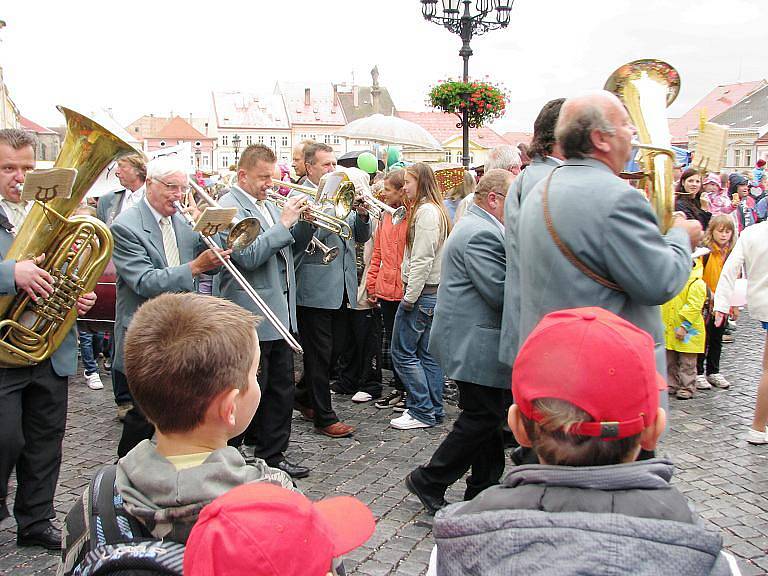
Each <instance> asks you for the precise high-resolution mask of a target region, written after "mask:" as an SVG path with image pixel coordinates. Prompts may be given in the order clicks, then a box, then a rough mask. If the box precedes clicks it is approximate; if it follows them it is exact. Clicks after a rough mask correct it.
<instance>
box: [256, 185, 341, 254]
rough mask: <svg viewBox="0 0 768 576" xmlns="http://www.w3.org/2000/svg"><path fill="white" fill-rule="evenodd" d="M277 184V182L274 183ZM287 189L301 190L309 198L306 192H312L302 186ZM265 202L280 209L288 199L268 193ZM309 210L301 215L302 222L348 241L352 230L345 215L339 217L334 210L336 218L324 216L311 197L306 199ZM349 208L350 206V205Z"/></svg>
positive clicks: (292, 186)
mask: <svg viewBox="0 0 768 576" xmlns="http://www.w3.org/2000/svg"><path fill="white" fill-rule="evenodd" d="M275 182H279V181H275ZM285 184H286V182H280V183H279V185H280V186H285ZM287 188H292V189H294V190H295V189H301V192H302V193H303V194H305V195H308V196H310V195H309V194H307V191H309V192H314V190H312V189H311V188H305V187H303V186H296V185H295V184H291V185H290V186H287ZM267 200H269V201H271V202H274V203H275V204H277V206H278V207H279V208H280V209H282V208H283V207H284V206H285V203H286V202H287V201H288V198H287V197H286V196H283V195H282V194H278V193H277V192H273V191H268V192H267ZM308 200H309V204H310V209H309V210H308V211H307V212H305V213H303V214H302V215H301V219H302V220H306V221H307V222H309V223H310V224H312V225H313V226H316V227H318V228H323V229H324V230H328V231H329V232H331V233H332V234H338V235H339V236H341V237H342V238H343V239H344V240H349V239H350V238H352V229H351V228H350V227H349V224H347V222H346V220H344V218H346V215H345V216H344V217H339V216H338V214H339V211H340V210H339V209H338V208H335V212H336V214H337V215H336V216H331V215H330V214H326V213H325V212H323V207H322V205H318V204H317V202H315V201H314V200H313V197H312V196H310V197H309V198H308ZM350 206H351V204H350ZM347 214H349V210H347Z"/></svg>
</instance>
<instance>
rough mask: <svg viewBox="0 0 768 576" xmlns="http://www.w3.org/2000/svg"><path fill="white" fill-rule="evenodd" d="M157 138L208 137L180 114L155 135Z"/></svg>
mask: <svg viewBox="0 0 768 576" xmlns="http://www.w3.org/2000/svg"><path fill="white" fill-rule="evenodd" d="M155 137H156V138H166V139H169V140H207V139H208V137H207V136H205V134H202V133H200V132H198V131H197V130H195V129H194V128H193V127H192V125H191V124H190V123H189V122H187V121H186V120H184V119H182V118H181V117H180V116H174V117H173V118H171V121H170V122H168V124H166V125H165V126H163V127H162V128H161V129H160V131H159V132H158V133H157V134H156V135H155Z"/></svg>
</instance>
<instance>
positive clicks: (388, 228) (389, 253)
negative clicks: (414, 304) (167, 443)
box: [365, 214, 408, 301]
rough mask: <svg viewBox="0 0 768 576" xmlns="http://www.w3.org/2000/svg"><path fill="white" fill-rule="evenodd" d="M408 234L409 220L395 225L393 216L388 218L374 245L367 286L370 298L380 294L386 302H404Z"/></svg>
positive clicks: (383, 222)
mask: <svg viewBox="0 0 768 576" xmlns="http://www.w3.org/2000/svg"><path fill="white" fill-rule="evenodd" d="M407 231H408V219H407V218H406V219H404V220H403V221H402V222H400V223H399V224H398V225H397V226H394V225H393V224H392V217H391V216H390V215H389V214H385V215H384V219H383V220H382V221H381V224H380V225H379V227H378V229H377V230H376V238H375V239H374V242H373V256H372V257H371V267H370V269H369V270H368V278H367V279H366V283H365V284H366V289H367V291H368V295H376V297H377V298H381V299H382V300H391V301H397V300H402V299H403V280H402V278H401V277H400V265H401V264H402V263H403V254H404V253H405V242H406V240H405V235H406V233H407Z"/></svg>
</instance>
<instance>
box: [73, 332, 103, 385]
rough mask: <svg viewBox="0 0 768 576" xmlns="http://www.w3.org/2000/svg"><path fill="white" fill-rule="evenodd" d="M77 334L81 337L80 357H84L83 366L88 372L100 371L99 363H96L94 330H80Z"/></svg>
mask: <svg viewBox="0 0 768 576" xmlns="http://www.w3.org/2000/svg"><path fill="white" fill-rule="evenodd" d="M77 334H78V336H79V337H80V357H81V358H82V359H83V367H84V368H85V373H86V374H93V373H94V372H98V371H99V365H98V364H97V363H96V357H95V355H94V354H93V336H94V334H93V332H89V331H87V330H80V329H79V328H78V330H77Z"/></svg>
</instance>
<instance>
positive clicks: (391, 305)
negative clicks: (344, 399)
mask: <svg viewBox="0 0 768 576" xmlns="http://www.w3.org/2000/svg"><path fill="white" fill-rule="evenodd" d="M379 305H380V306H381V319H382V321H383V324H384V331H385V333H386V337H385V338H382V340H383V341H384V342H386V350H383V351H382V356H383V357H384V356H386V358H387V359H389V364H390V366H391V364H392V360H391V358H392V352H391V349H392V330H393V329H394V327H395V314H397V307H398V306H400V300H394V301H392V300H379ZM392 373H393V374H394V376H395V377H394V380H393V381H392V386H394V387H395V389H396V390H400V391H401V392H405V386H403V382H402V380H400V376H398V375H397V371H396V370H395V369H394V368H392Z"/></svg>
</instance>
